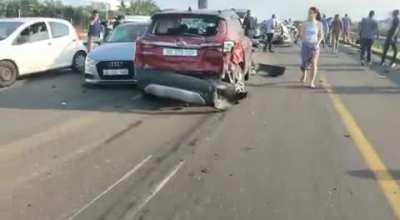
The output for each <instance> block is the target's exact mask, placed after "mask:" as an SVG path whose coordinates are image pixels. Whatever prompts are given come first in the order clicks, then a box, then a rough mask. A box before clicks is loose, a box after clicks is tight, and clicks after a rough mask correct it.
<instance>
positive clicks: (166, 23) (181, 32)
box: [153, 15, 219, 36]
mask: <svg viewBox="0 0 400 220" xmlns="http://www.w3.org/2000/svg"><path fill="white" fill-rule="evenodd" d="M218 23H219V18H218V17H216V16H171V15H168V16H167V15H165V16H159V17H157V18H156V19H155V21H154V26H153V33H154V34H156V35H171V36H214V35H216V34H217V30H218Z"/></svg>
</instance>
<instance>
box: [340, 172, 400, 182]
mask: <svg viewBox="0 0 400 220" xmlns="http://www.w3.org/2000/svg"><path fill="white" fill-rule="evenodd" d="M375 172H376V173H378V174H379V176H385V175H380V174H384V171H380V170H378V171H375ZM347 173H348V174H349V175H350V176H353V177H358V178H362V179H373V180H377V176H376V175H375V173H374V172H373V171H371V170H351V171H348V172H347ZM389 173H390V174H391V175H392V177H393V178H394V179H395V180H400V170H389ZM379 180H391V179H390V178H384V179H382V178H381V179H379Z"/></svg>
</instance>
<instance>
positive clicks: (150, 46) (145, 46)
mask: <svg viewBox="0 0 400 220" xmlns="http://www.w3.org/2000/svg"><path fill="white" fill-rule="evenodd" d="M137 46H138V48H139V49H142V50H143V49H153V48H155V46H154V45H153V44H151V43H147V42H146V41H142V40H140V41H137Z"/></svg>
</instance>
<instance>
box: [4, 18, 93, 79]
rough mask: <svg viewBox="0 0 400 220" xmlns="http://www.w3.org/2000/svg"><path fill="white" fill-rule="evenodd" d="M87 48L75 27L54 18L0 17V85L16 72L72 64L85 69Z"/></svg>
mask: <svg viewBox="0 0 400 220" xmlns="http://www.w3.org/2000/svg"><path fill="white" fill-rule="evenodd" d="M86 54H87V52H86V48H85V46H84V45H83V44H82V42H81V41H80V40H79V37H78V35H77V33H76V30H75V29H74V27H73V26H72V25H71V24H70V23H69V22H68V21H65V20H61V19H53V18H9V19H0V87H6V86H10V85H12V84H13V83H14V82H15V81H16V79H17V77H18V76H22V75H25V74H31V73H37V72H43V71H47V70H52V69H59V68H65V67H72V68H73V69H74V70H75V71H80V72H83V71H84V67H85V59H86Z"/></svg>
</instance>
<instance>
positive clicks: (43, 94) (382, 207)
mask: <svg viewBox="0 0 400 220" xmlns="http://www.w3.org/2000/svg"><path fill="white" fill-rule="evenodd" d="M256 59H257V61H258V62H264V63H269V64H271V63H272V64H276V65H282V66H286V67H287V71H286V74H285V75H284V76H282V77H280V78H269V77H265V76H261V75H256V76H253V78H252V79H251V81H250V82H249V83H248V86H249V90H250V94H249V97H248V98H247V99H245V100H243V101H241V103H240V104H239V105H235V106H233V107H232V108H231V109H230V110H229V111H226V112H222V113H221V112H215V111H214V110H213V109H212V108H208V107H192V106H186V105H183V104H180V103H176V102H172V101H167V100H159V99H155V98H153V97H147V96H144V95H143V94H142V93H141V92H140V91H138V90H136V89H135V88H134V87H131V86H124V87H121V86H118V87H95V88H83V87H81V85H80V76H79V75H77V74H74V73H71V72H68V71H58V72H52V73H47V74H43V75H38V76H34V77H27V78H25V79H22V80H20V81H18V83H17V84H16V85H15V86H13V87H11V88H8V89H3V90H0V115H1V117H0V118H1V123H0V173H1V184H0V219H10V220H19V219H21V220H22V219H23V220H25V219H35V220H36V219H37V220H55V219H57V220H58V219H76V220H80V219H126V220H128V219H138V220H139V219H140V220H143V219H149V220H161V219H171V220H172V219H173V220H178V219H190V220H196V219H199V220H200V219H201V220H205V219H210V220H214V219H219V220H236V219H237V220H243V219H248V220H250V219H254V220H256V219H274V220H275V219H277V220H280V219H282V220H291V219H296V220H314V219H315V220H321V219H327V220H328V219H332V220H333V219H349V220H377V219H380V220H386V219H387V220H393V219H398V218H399V217H400V216H399V213H400V210H399V207H400V202H399V201H400V198H399V197H400V191H398V189H399V185H398V184H399V180H400V170H399V169H400V168H399V167H400V160H399V158H400V151H399V150H398V146H399V145H398V141H399V128H400V117H398V114H399V112H400V102H398V100H399V99H400V87H399V86H400V84H399V83H400V74H399V72H395V71H392V72H389V73H388V72H387V71H385V70H381V69H378V68H375V67H371V68H368V67H361V66H359V61H358V60H357V55H356V51H353V50H352V49H350V48H344V49H343V51H342V52H341V53H340V54H339V55H330V54H328V53H327V52H325V51H324V52H323V53H322V55H321V82H320V87H319V89H314V90H312V89H309V88H306V87H304V86H303V85H302V84H301V83H299V82H298V79H299V77H300V76H299V73H298V69H299V68H298V67H299V64H298V62H299V58H298V49H297V47H292V48H277V49H276V53H275V54H273V55H271V54H256ZM384 72H385V73H384Z"/></svg>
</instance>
